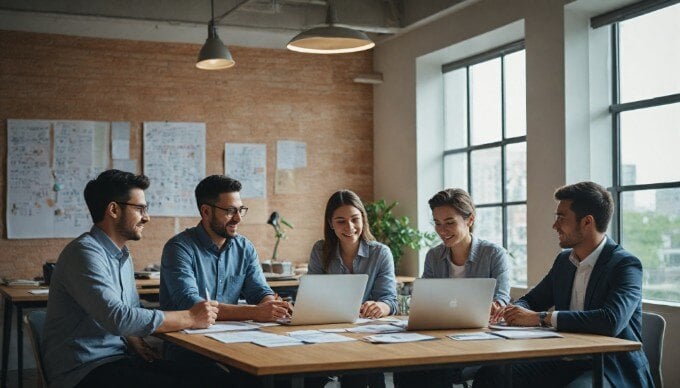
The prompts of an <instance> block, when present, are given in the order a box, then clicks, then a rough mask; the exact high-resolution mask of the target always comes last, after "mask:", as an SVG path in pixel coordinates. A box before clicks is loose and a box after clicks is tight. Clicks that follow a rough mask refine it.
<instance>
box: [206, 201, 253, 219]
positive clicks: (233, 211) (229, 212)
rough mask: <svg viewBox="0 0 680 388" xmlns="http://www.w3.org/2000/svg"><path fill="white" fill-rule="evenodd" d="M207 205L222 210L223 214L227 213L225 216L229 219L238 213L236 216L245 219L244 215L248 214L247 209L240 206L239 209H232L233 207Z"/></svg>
mask: <svg viewBox="0 0 680 388" xmlns="http://www.w3.org/2000/svg"><path fill="white" fill-rule="evenodd" d="M207 205H208V206H212V207H215V208H218V209H220V210H224V212H225V213H227V216H229V217H233V216H235V215H236V213H238V215H239V216H241V217H245V216H246V214H248V207H246V206H241V207H234V206H230V207H220V206H217V205H213V204H207Z"/></svg>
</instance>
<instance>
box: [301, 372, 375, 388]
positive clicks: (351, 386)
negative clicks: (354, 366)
mask: <svg viewBox="0 0 680 388" xmlns="http://www.w3.org/2000/svg"><path fill="white" fill-rule="evenodd" d="M329 381H331V378H330V377H326V376H322V377H308V378H306V379H305V387H311V388H323V387H324V386H325V385H326V384H327V383H328V382H329ZM340 386H342V388H366V387H370V388H385V375H383V374H382V373H361V374H356V375H343V376H340Z"/></svg>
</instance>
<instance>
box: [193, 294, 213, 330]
mask: <svg viewBox="0 0 680 388" xmlns="http://www.w3.org/2000/svg"><path fill="white" fill-rule="evenodd" d="M189 315H190V316H191V320H192V324H191V328H192V329H205V328H207V327H209V326H210V325H212V324H213V323H215V320H216V319H217V301H214V300H213V301H207V300H204V301H202V302H198V303H196V304H195V305H194V306H193V307H192V308H191V309H190V310H189Z"/></svg>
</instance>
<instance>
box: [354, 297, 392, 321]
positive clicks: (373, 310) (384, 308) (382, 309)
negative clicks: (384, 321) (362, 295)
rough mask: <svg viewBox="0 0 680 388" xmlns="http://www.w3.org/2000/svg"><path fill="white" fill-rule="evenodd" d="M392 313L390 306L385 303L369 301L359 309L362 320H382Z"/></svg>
mask: <svg viewBox="0 0 680 388" xmlns="http://www.w3.org/2000/svg"><path fill="white" fill-rule="evenodd" d="M389 313H390V306H388V305H387V304H386V303H383V302H375V301H372V300H367V301H366V302H364V304H362V305H361V309H359V316H360V317H361V318H380V317H384V316H385V315H388V314H389Z"/></svg>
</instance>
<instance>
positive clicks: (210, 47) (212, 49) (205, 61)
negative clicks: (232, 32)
mask: <svg viewBox="0 0 680 388" xmlns="http://www.w3.org/2000/svg"><path fill="white" fill-rule="evenodd" d="M235 64H236V62H234V60H233V59H232V58H231V53H230V52H229V49H228V48H227V46H225V45H224V43H222V40H220V37H219V36H217V28H216V27H215V5H214V4H213V0H210V22H209V23H208V39H206V40H205V44H203V47H201V51H200V52H199V53H198V61H197V62H196V67H198V68H199V69H203V70H222V69H227V68H230V67H232V66H234V65H235Z"/></svg>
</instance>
